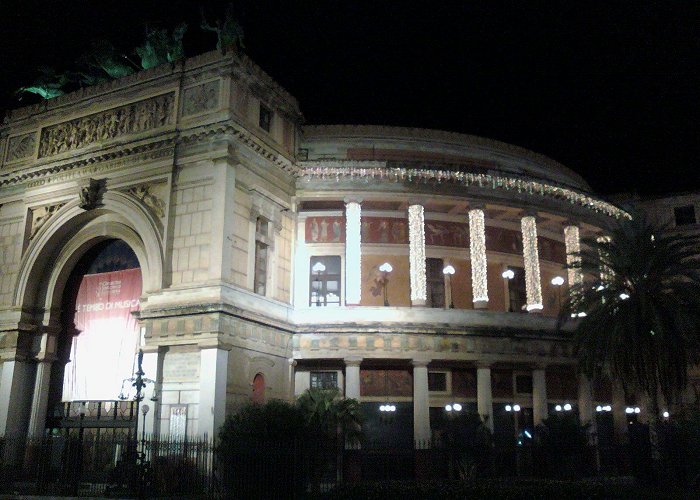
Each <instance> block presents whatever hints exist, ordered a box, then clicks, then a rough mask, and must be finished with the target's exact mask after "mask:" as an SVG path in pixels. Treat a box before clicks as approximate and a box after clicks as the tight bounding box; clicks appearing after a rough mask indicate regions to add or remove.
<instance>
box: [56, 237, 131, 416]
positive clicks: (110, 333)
mask: <svg viewBox="0 0 700 500" xmlns="http://www.w3.org/2000/svg"><path fill="white" fill-rule="evenodd" d="M141 291H142V278H141V267H140V265H139V261H138V259H137V257H136V254H135V253H134V251H133V250H132V249H131V248H130V247H129V245H128V244H126V243H125V242H124V241H122V240H118V239H109V240H104V241H101V242H99V243H97V244H96V245H94V246H93V247H92V248H90V249H89V250H88V251H87V252H86V253H85V254H84V255H83V256H82V257H81V258H80V260H79V261H78V263H77V264H76V266H75V267H74V269H73V270H72V272H71V274H70V276H69V278H68V280H67V282H66V286H65V289H64V292H63V297H62V307H61V310H62V313H61V326H62V328H61V334H60V335H59V338H58V339H57V340H58V342H57V352H56V360H55V361H54V363H53V366H52V373H51V381H50V390H49V401H48V403H49V404H48V408H49V417H50V418H49V420H50V421H51V426H55V425H57V421H56V419H55V418H54V417H55V416H57V415H58V414H59V411H57V407H60V406H61V404H62V403H65V402H76V401H90V402H95V401H104V400H116V399H117V398H118V397H121V398H123V399H129V396H130V394H129V389H130V388H131V387H130V386H131V384H130V383H125V379H127V378H129V377H131V376H132V375H133V373H134V371H135V360H136V355H137V352H138V348H139V346H140V339H139V334H138V328H137V324H136V320H135V318H134V316H133V314H132V313H133V312H134V311H136V310H138V307H139V297H140V296H141ZM90 404H91V403H90ZM93 406H94V405H93ZM63 413H65V412H63ZM52 419H53V420H52Z"/></svg>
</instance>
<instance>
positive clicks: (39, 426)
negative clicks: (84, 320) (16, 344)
mask: <svg viewBox="0 0 700 500" xmlns="http://www.w3.org/2000/svg"><path fill="white" fill-rule="evenodd" d="M49 323H50V324H49V325H44V326H43V327H42V329H43V332H44V333H42V334H41V340H40V343H39V345H40V350H39V353H38V354H37V355H36V360H37V366H36V375H35V377H34V394H33V396H32V407H31V412H30V414H29V431H28V433H27V434H28V436H29V437H41V436H43V435H44V430H45V429H46V416H47V412H48V406H49V387H50V384H51V366H52V365H53V362H54V361H55V360H56V338H57V336H58V335H59V334H60V332H61V327H60V326H56V325H54V324H53V323H52V322H49Z"/></svg>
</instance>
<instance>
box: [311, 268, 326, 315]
mask: <svg viewBox="0 0 700 500" xmlns="http://www.w3.org/2000/svg"><path fill="white" fill-rule="evenodd" d="M311 270H312V271H313V272H315V273H316V283H318V285H317V289H316V307H320V306H321V273H323V272H325V271H326V266H325V265H323V262H321V261H318V262H316V264H314V266H313V267H312V268H311Z"/></svg>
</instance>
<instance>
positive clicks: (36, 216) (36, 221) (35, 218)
mask: <svg viewBox="0 0 700 500" xmlns="http://www.w3.org/2000/svg"><path fill="white" fill-rule="evenodd" d="M63 205H65V203H56V204H54V205H45V206H43V207H39V208H34V209H32V211H31V220H32V222H31V229H30V231H29V239H30V240H31V239H32V238H34V236H36V234H37V233H38V232H39V230H40V229H41V228H42V227H44V225H45V224H46V223H47V222H48V221H49V219H51V217H53V216H54V214H55V213H56V212H58V211H59V210H60V209H61V207H62V206H63Z"/></svg>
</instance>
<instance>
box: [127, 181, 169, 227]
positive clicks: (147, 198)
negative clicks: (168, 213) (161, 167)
mask: <svg viewBox="0 0 700 500" xmlns="http://www.w3.org/2000/svg"><path fill="white" fill-rule="evenodd" d="M165 189H166V185H165V184H164V183H160V184H139V185H137V186H132V187H130V188H128V189H127V193H129V194H130V195H131V196H133V197H134V198H136V199H138V200H139V201H141V202H142V203H143V204H144V205H146V206H147V207H148V208H149V209H150V210H151V211H152V212H153V214H155V216H156V217H158V218H160V219H162V218H164V217H165V201H163V198H164V194H165V193H164V192H162V191H164V190H165Z"/></svg>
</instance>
